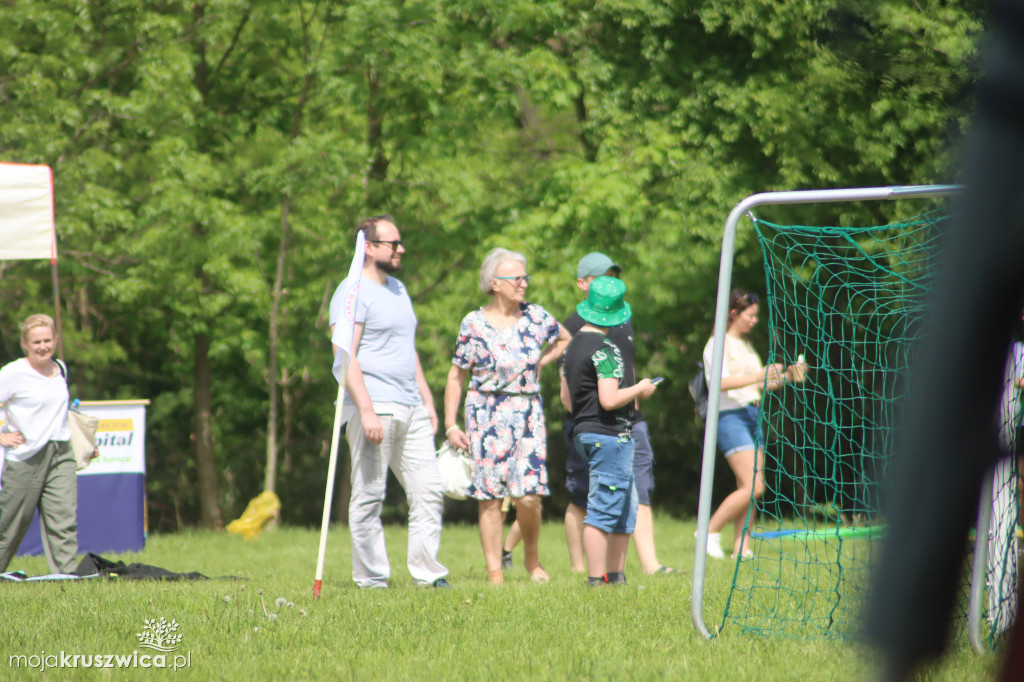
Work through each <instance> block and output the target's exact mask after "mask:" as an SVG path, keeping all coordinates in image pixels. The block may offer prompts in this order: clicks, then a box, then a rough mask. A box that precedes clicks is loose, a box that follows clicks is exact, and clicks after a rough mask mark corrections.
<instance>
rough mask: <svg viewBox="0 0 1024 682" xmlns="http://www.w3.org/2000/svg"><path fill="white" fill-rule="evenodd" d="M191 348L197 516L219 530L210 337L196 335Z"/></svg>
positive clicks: (220, 523) (218, 490) (219, 517)
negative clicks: (197, 487) (193, 375)
mask: <svg viewBox="0 0 1024 682" xmlns="http://www.w3.org/2000/svg"><path fill="white" fill-rule="evenodd" d="M194 345H195V422H196V423H195V440H194V443H195V455H196V472H197V474H198V475H199V513H200V516H201V518H202V521H203V526H205V527H206V528H220V527H221V525H222V521H221V515H220V485H219V483H218V482H217V463H216V460H215V457H214V452H213V428H212V422H213V399H212V372H211V370H210V337H209V336H208V335H207V334H206V333H199V334H196V335H195V337H194Z"/></svg>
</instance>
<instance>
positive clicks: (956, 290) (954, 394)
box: [865, 0, 1024, 680]
mask: <svg viewBox="0 0 1024 682" xmlns="http://www.w3.org/2000/svg"><path fill="white" fill-rule="evenodd" d="M989 25H990V26H991V27H992V29H991V31H990V37H989V42H988V44H987V46H986V48H985V73H984V74H983V76H982V82H981V84H980V86H979V90H978V99H977V111H976V114H975V119H974V122H973V127H972V130H971V132H970V134H969V137H968V141H967V147H966V150H965V157H964V163H963V183H964V185H965V188H964V191H963V193H962V194H961V196H960V197H959V199H958V201H957V203H956V206H955V210H954V214H953V220H952V224H951V227H950V231H949V233H948V234H947V235H946V236H945V242H944V244H943V246H944V249H943V253H944V254H946V255H945V256H943V257H942V260H941V262H940V263H938V265H937V268H938V269H937V278H936V293H935V298H934V301H933V303H932V305H931V307H930V309H929V313H928V317H927V320H926V322H925V333H924V335H923V337H922V338H923V339H924V341H923V342H922V347H921V353H920V356H919V357H920V362H919V364H918V365H917V366H916V367H915V368H914V370H913V371H912V373H911V376H910V383H909V388H910V399H909V400H908V404H907V409H906V417H905V418H906V424H905V426H906V429H905V431H904V434H905V437H904V438H902V439H901V445H900V446H899V447H898V449H897V451H896V452H895V454H894V458H893V465H892V471H891V473H892V477H891V479H890V481H891V483H892V486H891V488H890V489H889V495H888V498H887V506H886V512H887V516H888V520H889V534H888V537H887V539H886V542H885V544H884V546H883V549H882V555H881V557H880V561H879V564H878V567H877V573H876V574H875V576H874V581H873V590H872V595H871V597H870V599H869V603H868V608H867V613H866V620H865V634H866V636H867V638H868V639H869V640H870V641H871V642H872V643H874V644H876V645H877V646H878V647H879V648H880V649H881V651H882V653H883V655H884V657H885V660H886V669H885V674H886V679H891V680H904V679H908V678H909V677H910V676H911V675H912V674H913V672H914V671H915V670H916V669H917V668H918V666H920V665H921V664H922V663H923V662H925V661H926V660H927V659H929V658H933V657H936V656H938V655H940V654H941V653H942V652H943V650H944V649H945V646H946V643H947V639H948V636H949V628H950V624H951V622H952V616H953V610H954V607H955V605H956V601H957V599H958V598H959V595H960V590H959V587H960V582H961V580H962V575H963V573H962V571H963V566H964V559H965V551H966V548H967V534H968V530H969V529H970V527H971V525H972V524H973V522H974V517H975V514H976V511H977V504H978V494H979V491H980V488H981V483H982V477H983V474H984V473H985V471H986V470H987V469H988V468H989V467H991V465H992V464H993V463H994V462H995V460H996V459H997V458H998V457H999V456H1000V455H1001V453H1000V451H999V446H998V440H997V434H996V421H995V420H996V414H997V406H998V403H999V397H1000V393H1001V391H1002V382H1003V368H1004V365H1005V360H1006V356H1007V352H1008V350H1009V346H1010V338H1011V333H1012V328H1013V324H1014V321H1015V320H1016V319H1017V314H1018V313H1019V311H1020V307H1021V302H1022V296H1021V294H1022V291H1024V0H1016V1H1002V2H994V3H993V4H992V16H991V20H990V24H989ZM1018 623H1019V619H1018ZM1015 629H1017V630H1019V626H1018V627H1016V628H1015ZM1019 634H1020V633H1015V636H1018V639H1017V640H1016V641H1018V642H1019V641H1020V639H1019ZM1011 655H1012V653H1011ZM1017 679H1021V678H1017Z"/></svg>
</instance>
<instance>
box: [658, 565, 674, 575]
mask: <svg viewBox="0 0 1024 682" xmlns="http://www.w3.org/2000/svg"><path fill="white" fill-rule="evenodd" d="M678 572H679V569H677V568H669V567H668V566H658V568H657V570H655V571H654V575H658V574H663V575H668V574H669V573H678Z"/></svg>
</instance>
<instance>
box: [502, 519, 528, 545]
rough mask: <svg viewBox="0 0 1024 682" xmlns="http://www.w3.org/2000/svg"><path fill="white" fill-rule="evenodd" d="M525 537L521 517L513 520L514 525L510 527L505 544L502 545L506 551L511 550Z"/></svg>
mask: <svg viewBox="0 0 1024 682" xmlns="http://www.w3.org/2000/svg"><path fill="white" fill-rule="evenodd" d="M522 539H523V532H522V531H521V530H520V529H519V517H518V516H517V517H516V520H515V521H513V522H512V527H511V528H509V529H508V535H506V536H505V544H503V545H502V546H501V548H502V549H503V550H505V551H506V552H511V551H512V550H513V549H515V548H516V545H518V544H519V541H520V540H522Z"/></svg>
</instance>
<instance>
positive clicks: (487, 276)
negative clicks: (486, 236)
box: [480, 247, 526, 294]
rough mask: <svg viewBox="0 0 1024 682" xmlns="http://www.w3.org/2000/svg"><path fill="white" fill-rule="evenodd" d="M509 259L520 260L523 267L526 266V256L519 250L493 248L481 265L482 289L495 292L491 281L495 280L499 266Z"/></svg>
mask: <svg viewBox="0 0 1024 682" xmlns="http://www.w3.org/2000/svg"><path fill="white" fill-rule="evenodd" d="M507 260H514V261H519V262H520V263H522V264H523V268H524V269H525V268H526V256H524V255H523V254H521V253H519V252H518V251H509V250H508V249H503V248H501V247H498V248H496V249H491V250H490V251H488V252H487V255H486V256H484V262H483V265H481V266H480V291H482V292H484V293H485V294H494V290H493V289H492V288H491V282H492V281H494V276H495V275H496V274H497V272H498V268H499V267H501V264H502V263H504V262H505V261H507Z"/></svg>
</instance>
